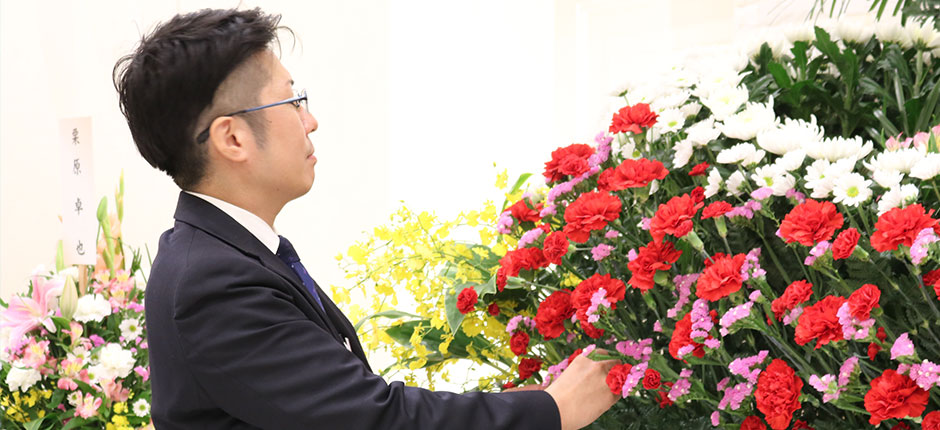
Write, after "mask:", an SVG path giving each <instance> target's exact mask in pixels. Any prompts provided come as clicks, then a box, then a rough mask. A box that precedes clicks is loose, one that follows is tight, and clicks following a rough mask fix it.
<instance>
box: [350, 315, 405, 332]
mask: <svg viewBox="0 0 940 430" xmlns="http://www.w3.org/2000/svg"><path fill="white" fill-rule="evenodd" d="M405 317H412V318H421V316H420V315H415V314H411V313H408V312H403V311H396V310H390V311H382V312H376V313H374V314H372V315H367V316H364V317H362V319H360V320H359V321H358V322H356V324H355V325H353V328H354V329H356V331H359V328H360V327H362V325H363V324H365V323H366V321H369V320H371V319H373V318H391V319H398V318H405Z"/></svg>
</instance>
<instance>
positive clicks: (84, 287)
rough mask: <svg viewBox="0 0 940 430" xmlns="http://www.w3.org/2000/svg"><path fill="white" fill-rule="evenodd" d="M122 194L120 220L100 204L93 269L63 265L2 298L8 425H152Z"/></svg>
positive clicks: (1, 378) (134, 261)
mask: <svg viewBox="0 0 940 430" xmlns="http://www.w3.org/2000/svg"><path fill="white" fill-rule="evenodd" d="M123 188H124V187H123V178H122V181H121V185H120V187H119V189H118V191H117V192H116V193H115V203H116V206H117V213H116V214H111V215H108V213H107V201H106V200H105V199H102V201H101V204H100V205H99V208H98V221H99V224H100V229H99V231H100V232H101V233H102V234H101V238H100V241H99V245H98V254H99V257H102V258H100V259H99V264H98V265H97V266H72V267H68V268H67V267H64V265H63V264H62V261H61V258H60V259H57V263H56V266H55V267H54V268H53V269H46V268H43V267H42V266H40V267H39V268H37V269H36V270H35V272H34V273H33V274H32V275H31V276H30V277H29V289H28V291H27V293H25V294H17V295H14V296H13V297H11V298H10V299H9V300H8V301H7V302H6V303H3V302H0V320H2V323H3V329H2V330H0V359H2V362H3V367H2V371H0V409H2V421H3V423H4V424H3V428H11V429H19V428H23V429H30V430H33V429H73V428H74V429H109V430H110V429H115V430H117V429H137V428H152V424H151V421H150V383H149V382H148V380H149V376H150V372H149V367H148V358H147V340H146V330H145V328H144V326H143V319H144V307H143V293H144V291H143V289H144V282H142V281H141V279H140V278H139V277H140V260H141V259H140V255H139V254H126V249H125V248H126V247H125V245H124V243H123V240H122V238H121V233H120V222H121V219H122V218H123V207H122V206H123ZM60 256H61V252H60ZM125 256H127V258H125Z"/></svg>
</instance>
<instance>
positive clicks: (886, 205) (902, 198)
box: [878, 184, 919, 216]
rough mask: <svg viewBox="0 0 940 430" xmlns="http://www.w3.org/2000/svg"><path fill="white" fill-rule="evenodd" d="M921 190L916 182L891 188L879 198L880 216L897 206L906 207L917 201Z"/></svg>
mask: <svg viewBox="0 0 940 430" xmlns="http://www.w3.org/2000/svg"><path fill="white" fill-rule="evenodd" d="M918 194H919V191H918V189H917V186H916V185H914V184H904V185H899V186H895V187H892V188H890V189H889V190H888V191H887V192H885V193H884V194H882V195H881V198H879V199H878V216H881V215H883V214H884V213H885V212H887V211H889V210H891V209H894V208H897V207H905V206H907V205H909V204H911V203H913V202H915V201H917V195H918Z"/></svg>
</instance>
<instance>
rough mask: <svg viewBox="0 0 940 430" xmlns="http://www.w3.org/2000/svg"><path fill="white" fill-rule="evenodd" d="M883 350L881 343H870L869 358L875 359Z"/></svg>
mask: <svg viewBox="0 0 940 430" xmlns="http://www.w3.org/2000/svg"><path fill="white" fill-rule="evenodd" d="M880 351H881V345H878V344H877V343H875V342H872V343H869V344H868V359H869V360H871V361H875V356H876V355H878V352H880Z"/></svg>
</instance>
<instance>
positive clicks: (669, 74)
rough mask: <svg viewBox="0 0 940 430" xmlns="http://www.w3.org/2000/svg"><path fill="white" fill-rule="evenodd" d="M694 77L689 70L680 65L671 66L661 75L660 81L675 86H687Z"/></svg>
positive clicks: (691, 83) (693, 80)
mask: <svg viewBox="0 0 940 430" xmlns="http://www.w3.org/2000/svg"><path fill="white" fill-rule="evenodd" d="M696 77H697V76H696V75H695V73H694V72H692V71H691V70H687V69H685V68H684V67H682V66H673V67H672V68H670V69H669V70H667V71H666V73H665V74H663V75H662V82H663V83H664V84H665V85H667V86H671V87H675V88H688V87H691V86H692V85H693V84H694V83H695V80H696Z"/></svg>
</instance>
